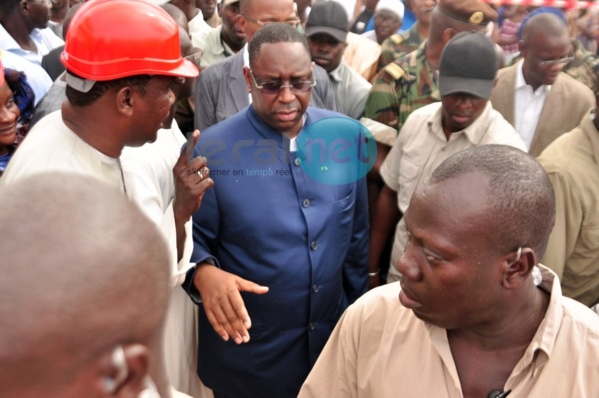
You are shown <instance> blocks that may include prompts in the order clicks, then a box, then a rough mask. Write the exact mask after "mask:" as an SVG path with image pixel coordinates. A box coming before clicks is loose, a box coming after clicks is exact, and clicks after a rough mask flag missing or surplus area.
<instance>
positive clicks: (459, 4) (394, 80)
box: [364, 0, 497, 131]
mask: <svg viewBox="0 0 599 398" xmlns="http://www.w3.org/2000/svg"><path fill="white" fill-rule="evenodd" d="M436 10H438V11H439V12H440V13H441V14H442V15H440V16H439V17H438V18H445V19H446V20H447V21H452V22H451V24H452V25H451V26H452V27H453V29H454V30H455V31H456V33H458V32H462V31H468V30H473V29H480V28H482V27H484V26H486V25H487V24H488V23H489V22H490V21H495V20H497V12H496V11H495V10H494V9H493V8H492V7H491V6H489V5H488V4H486V3H485V2H484V1H481V0H438V2H437V7H436ZM433 29H435V26H434V22H431V39H433V40H435V39H434V37H433V36H434V35H433ZM410 30H412V29H410ZM416 32H417V31H416ZM435 37H436V40H437V41H440V40H442V39H441V35H440V34H437V36H435ZM426 43H427V41H424V42H422V43H421V44H420V46H419V47H418V49H416V50H414V51H412V52H410V53H408V54H404V55H402V56H400V57H399V58H398V59H396V60H394V61H393V62H391V63H389V64H388V65H387V66H385V67H384V68H383V69H381V71H380V72H379V73H378V74H377V75H376V76H375V78H374V83H373V85H372V89H371V90H370V94H369V95H368V99H367V100H366V108H365V110H364V117H366V118H368V119H372V120H375V121H377V122H379V123H383V124H385V125H387V126H389V127H392V128H394V129H396V130H397V131H399V130H400V129H401V127H402V126H403V124H404V122H405V121H406V119H407V118H408V115H409V114H410V113H411V112H412V111H414V110H416V109H418V108H421V107H423V106H424V105H428V104H430V103H432V102H436V101H440V100H441V96H440V94H439V88H438V86H437V82H438V81H437V78H436V72H434V71H433V69H432V68H431V66H430V65H429V63H428V60H427V58H426V52H425V49H426ZM435 43H436V42H435ZM435 47H436V46H435ZM439 55H440V54H439Z"/></svg>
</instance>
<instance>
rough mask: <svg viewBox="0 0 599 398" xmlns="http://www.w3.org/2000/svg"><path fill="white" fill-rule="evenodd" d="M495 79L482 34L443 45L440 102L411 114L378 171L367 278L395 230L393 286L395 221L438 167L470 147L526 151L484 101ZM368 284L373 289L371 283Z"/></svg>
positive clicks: (400, 228) (399, 241)
mask: <svg viewBox="0 0 599 398" xmlns="http://www.w3.org/2000/svg"><path fill="white" fill-rule="evenodd" d="M496 73H497V61H496V55H495V49H494V46H493V44H492V42H491V41H490V40H489V39H488V38H486V37H485V36H484V35H483V34H481V33H476V32H462V33H459V34H457V35H456V36H454V38H453V39H451V40H450V41H449V42H448V44H447V46H446V47H445V50H444V52H443V54H442V56H441V64H440V68H439V75H440V76H439V90H440V92H441V96H442V98H441V102H436V103H433V104H429V105H427V106H424V107H422V108H420V109H417V110H416V111H414V112H412V113H411V114H410V116H409V117H408V119H407V120H406V123H405V124H404V126H403V127H402V129H401V133H400V134H399V136H398V138H397V141H396V142H395V145H394V146H393V148H392V149H391V152H389V155H388V156H387V157H386V159H385V162H384V163H383V165H382V166H381V170H380V173H381V177H382V178H383V180H384V182H385V185H384V186H383V188H382V190H381V192H380V194H379V196H378V201H377V205H376V210H375V216H374V218H373V221H372V227H371V239H370V242H371V246H370V259H369V267H370V273H371V274H376V272H377V270H378V268H379V267H380V266H381V264H380V263H381V260H380V258H381V253H382V250H383V247H384V244H385V242H386V239H387V237H388V236H389V234H390V233H392V231H393V227H395V228H396V229H395V238H394V241H393V249H392V252H391V264H390V266H389V275H388V277H387V281H388V282H394V281H397V280H398V277H399V275H398V273H397V270H396V269H395V263H396V262H397V260H398V259H399V256H401V253H402V252H403V250H404V247H405V245H406V241H407V234H406V230H405V225H404V223H403V220H400V219H399V217H400V215H401V213H403V212H405V211H406V209H407V207H408V204H409V202H410V198H411V196H412V193H413V192H414V191H415V190H416V188H417V187H418V185H419V184H421V183H422V182H423V181H425V180H426V178H428V177H429V176H430V175H431V173H432V172H433V170H434V169H435V168H436V167H437V166H438V165H439V164H441V162H442V161H444V160H445V159H447V158H448V157H449V156H450V155H451V154H453V153H456V152H458V151H461V150H463V149H466V148H470V147H472V146H475V145H489V144H503V145H510V146H514V147H516V148H519V149H522V150H526V147H525V146H524V143H523V142H522V139H521V138H520V136H519V135H518V133H517V132H516V131H515V130H514V128H513V127H512V126H511V125H510V124H509V123H508V122H507V121H506V120H505V119H504V118H503V116H501V115H500V114H499V112H497V111H496V110H494V109H493V107H492V106H491V103H490V102H489V101H488V98H489V96H490V94H491V90H492V88H493V83H494V81H495V76H496ZM398 221H399V222H398ZM370 279H371V280H370V282H371V286H372V285H373V279H375V278H370Z"/></svg>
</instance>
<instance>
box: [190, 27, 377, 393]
mask: <svg viewBox="0 0 599 398" xmlns="http://www.w3.org/2000/svg"><path fill="white" fill-rule="evenodd" d="M249 61H250V62H249V65H250V66H249V67H245V68H244V77H245V82H246V85H247V90H248V91H249V92H250V94H251V95H252V105H250V106H249V107H248V108H246V109H244V110H242V111H241V112H239V113H237V114H236V115H234V116H232V117H231V118H229V119H227V120H225V121H223V122H221V123H218V124H216V125H214V126H213V127H211V128H209V129H206V130H205V131H204V132H202V135H201V137H200V139H199V142H198V144H197V146H196V154H200V155H203V156H205V157H207V159H208V165H209V167H210V175H211V177H212V179H213V180H214V182H215V185H214V188H213V190H211V191H210V192H207V193H206V194H205V196H204V199H203V204H202V210H201V211H199V212H197V213H196V214H195V215H194V242H195V248H194V254H193V257H192V261H193V262H195V263H197V266H196V267H195V268H194V269H192V270H190V272H189V273H188V274H187V278H186V283H185V284H184V287H185V288H186V290H187V291H188V293H189V294H190V296H191V297H192V299H193V300H194V301H196V302H197V303H198V304H200V303H201V305H200V311H199V317H200V319H199V333H200V336H201V337H200V339H199V351H198V357H199V364H198V374H199V376H200V377H201V379H202V381H203V382H204V383H205V384H206V385H207V386H208V387H210V388H212V389H213V390H214V393H215V397H217V398H222V397H230V398H233V397H235V398H238V397H277V398H286V397H289V398H291V397H296V396H297V394H298V392H299V389H300V387H301V384H302V382H303V381H304V379H305V378H306V376H307V375H308V373H309V371H310V369H311V367H312V365H313V364H314V362H315V361H316V358H317V356H318V355H319V353H320V351H321V350H322V348H323V346H324V344H325V343H326V341H327V339H328V337H329V335H330V333H331V331H332V330H333V328H334V326H335V324H336V322H337V320H338V319H339V316H340V315H341V313H342V312H343V310H344V309H345V308H346V307H347V305H348V304H349V303H351V302H353V301H354V300H356V299H357V298H358V297H359V296H360V295H361V294H362V293H364V292H365V291H366V289H367V272H368V271H367V259H368V236H369V230H368V211H367V195H366V185H365V181H364V178H355V179H353V180H348V181H330V180H326V181H319V180H318V178H313V176H311V175H310V173H309V172H308V170H307V169H306V164H308V163H309V157H307V156H306V153H305V152H303V151H302V148H303V147H304V144H305V137H306V136H307V135H309V134H310V133H311V132H312V131H313V128H312V126H314V124H315V123H316V122H318V121H324V120H323V119H327V118H330V117H338V118H342V119H339V120H341V121H342V122H344V121H348V120H350V119H347V118H346V117H345V116H343V115H341V114H339V113H336V112H332V111H328V110H324V109H318V108H312V107H308V103H309V101H310V95H311V91H312V87H313V86H314V73H313V63H312V62H311V61H310V50H309V47H308V44H307V42H306V39H305V37H304V36H303V35H302V34H301V33H299V32H297V30H296V29H295V28H293V27H291V26H290V25H288V24H284V23H273V24H268V25H267V26H265V27H264V28H262V29H261V30H260V31H258V32H257V33H256V35H255V36H254V38H253V39H252V41H251V42H250V47H249ZM327 120H331V119H327ZM352 122H353V123H357V122H355V121H352ZM328 132H329V131H327V134H328ZM343 133H347V131H343ZM332 134H335V133H334V132H333V133H332ZM348 142H349V141H348ZM352 142H354V141H353V140H352ZM355 142H356V143H357V142H358V141H355ZM360 142H363V141H360ZM337 143H339V141H337ZM357 146H358V147H360V145H357ZM332 150H333V152H335V153H337V154H338V152H337V151H338V150H339V147H334V148H333V149H332ZM358 150H359V149H358ZM324 170H325V171H324V172H323V173H324V174H327V172H328V173H329V174H331V173H334V172H335V171H334V170H333V167H328V168H327V167H324ZM202 177H203V173H199V175H198V180H201V179H202ZM358 177H359V176H358ZM250 317H251V319H250Z"/></svg>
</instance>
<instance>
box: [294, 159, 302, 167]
mask: <svg viewBox="0 0 599 398" xmlns="http://www.w3.org/2000/svg"><path fill="white" fill-rule="evenodd" d="M293 163H295V165H296V166H299V165H300V164H302V161H301V160H300V158H295V160H294V161H293Z"/></svg>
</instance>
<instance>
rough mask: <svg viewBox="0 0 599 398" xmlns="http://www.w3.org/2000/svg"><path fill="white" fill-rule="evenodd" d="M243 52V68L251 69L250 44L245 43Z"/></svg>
mask: <svg viewBox="0 0 599 398" xmlns="http://www.w3.org/2000/svg"><path fill="white" fill-rule="evenodd" d="M241 51H243V53H242V55H243V66H247V67H248V68H249V67H250V52H249V51H248V44H247V43H245V45H244V46H243V48H242V49H241Z"/></svg>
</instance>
